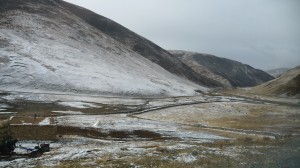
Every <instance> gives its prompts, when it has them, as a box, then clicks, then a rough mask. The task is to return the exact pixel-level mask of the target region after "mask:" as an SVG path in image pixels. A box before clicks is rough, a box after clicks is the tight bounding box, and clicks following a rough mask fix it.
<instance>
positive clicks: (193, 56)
mask: <svg viewBox="0 0 300 168" xmlns="http://www.w3.org/2000/svg"><path fill="white" fill-rule="evenodd" d="M169 52H170V53H172V54H173V55H174V56H175V57H177V58H179V59H180V60H181V61H182V63H184V64H186V65H187V66H189V67H190V68H191V69H193V70H194V71H195V72H197V73H198V75H199V76H204V77H206V78H209V79H211V80H215V81H216V82H218V83H219V84H220V85H221V86H223V87H231V86H233V87H249V86H256V85H259V84H261V83H264V82H267V81H270V80H272V79H274V77H272V76H271V75H269V74H268V73H266V72H264V71H262V70H259V69H255V68H253V67H251V66H249V65H246V64H243V63H241V62H238V61H234V60H230V59H226V58H221V57H217V56H214V55H209V54H201V53H195V52H187V51H180V50H174V51H169Z"/></svg>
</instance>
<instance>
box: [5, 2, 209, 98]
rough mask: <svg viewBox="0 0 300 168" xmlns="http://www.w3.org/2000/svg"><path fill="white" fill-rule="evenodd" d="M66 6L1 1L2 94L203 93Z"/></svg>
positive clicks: (139, 94)
mask: <svg viewBox="0 0 300 168" xmlns="http://www.w3.org/2000/svg"><path fill="white" fill-rule="evenodd" d="M57 2H59V3H57ZM61 3H62V4H63V2H61V1H51V0H38V1H36V0H1V1H0V90H6V91H29V92H72V93H87V94H109V95H130V96H145V95H146V96H165V95H169V96H170V95H172V96H179V95H192V94H194V90H195V89H199V88H198V87H199V86H196V85H195V84H193V83H191V82H189V81H187V80H184V79H181V78H179V77H177V76H175V75H173V74H172V73H170V72H168V71H166V70H165V69H164V68H162V67H161V66H159V65H157V64H155V63H154V62H152V61H150V60H149V59H146V58H144V57H143V56H141V55H140V54H139V53H137V52H135V51H133V50H132V49H131V48H129V47H128V46H126V45H124V44H122V43H120V42H119V41H117V40H115V39H114V38H111V37H110V36H109V35H107V34H106V33H104V32H102V31H101V30H99V29H98V28H95V27H94V26H93V25H90V24H89V23H88V22H85V21H84V20H82V19H81V18H79V17H78V16H77V15H74V14H73V13H72V12H71V11H69V10H68V9H66V8H65V7H63V6H61ZM81 10H84V9H81ZM170 66H175V65H174V64H172V63H171V64H170ZM200 89H201V88H200ZM202 89H204V88H202Z"/></svg>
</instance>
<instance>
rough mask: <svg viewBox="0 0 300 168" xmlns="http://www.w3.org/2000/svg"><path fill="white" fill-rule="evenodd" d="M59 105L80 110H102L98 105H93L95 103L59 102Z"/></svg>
mask: <svg viewBox="0 0 300 168" xmlns="http://www.w3.org/2000/svg"><path fill="white" fill-rule="evenodd" d="M58 104H60V105H63V106H69V107H75V108H80V109H85V108H101V106H98V105H96V104H93V103H86V102H59V103H58Z"/></svg>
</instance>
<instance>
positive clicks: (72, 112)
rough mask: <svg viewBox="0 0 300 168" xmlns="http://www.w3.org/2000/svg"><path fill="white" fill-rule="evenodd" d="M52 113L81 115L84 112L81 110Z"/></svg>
mask: <svg viewBox="0 0 300 168" xmlns="http://www.w3.org/2000/svg"><path fill="white" fill-rule="evenodd" d="M51 112H52V113H61V114H72V115H80V114H84V113H83V112H81V111H51Z"/></svg>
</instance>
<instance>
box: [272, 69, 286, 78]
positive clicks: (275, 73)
mask: <svg viewBox="0 0 300 168" xmlns="http://www.w3.org/2000/svg"><path fill="white" fill-rule="evenodd" d="M288 70H289V69H288V68H276V69H270V70H266V72H267V73H268V74H270V75H272V76H273V77H275V78H277V77H279V76H280V75H281V74H283V73H285V72H286V71H288Z"/></svg>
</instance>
